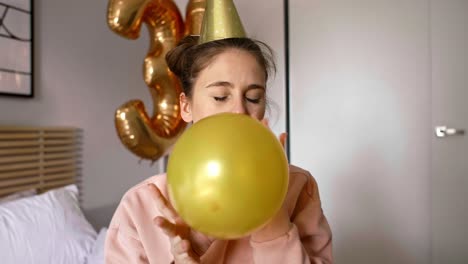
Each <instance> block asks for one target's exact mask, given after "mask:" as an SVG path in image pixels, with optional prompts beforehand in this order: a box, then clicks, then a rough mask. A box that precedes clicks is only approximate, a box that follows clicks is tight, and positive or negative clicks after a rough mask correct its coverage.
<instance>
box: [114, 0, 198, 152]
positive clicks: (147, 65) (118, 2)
mask: <svg viewBox="0 0 468 264" xmlns="http://www.w3.org/2000/svg"><path fill="white" fill-rule="evenodd" d="M204 7H205V0H192V1H189V3H188V6H187V19H186V20H187V24H186V25H185V26H184V22H183V20H182V17H181V14H180V12H179V10H178V8H177V6H176V5H175V4H174V2H173V1H172V0H110V1H109V6H108V13H107V23H108V25H109V27H110V28H111V29H112V30H113V31H114V32H116V33H117V34H119V35H121V36H123V37H126V38H129V39H136V38H138V37H139V33H140V29H141V25H142V24H143V23H144V24H146V26H147V28H148V31H149V35H150V41H151V43H150V49H149V51H148V54H147V55H146V57H145V60H144V65H143V75H144V80H145V82H146V84H147V86H148V87H149V89H150V92H151V96H152V101H153V107H154V110H153V115H152V116H151V117H150V116H149V115H148V114H147V113H146V111H145V106H144V104H143V102H142V101H140V100H131V101H128V102H126V103H125V104H123V105H122V106H120V107H119V108H118V109H117V111H116V112H115V126H116V129H117V134H118V137H119V138H120V140H121V142H122V143H123V144H124V145H125V146H126V147H127V148H128V149H129V150H130V151H131V152H133V153H134V154H135V155H137V156H139V157H141V158H143V159H150V160H153V161H155V160H157V159H159V158H160V157H162V156H164V155H165V154H166V153H167V152H168V150H169V148H170V147H171V146H172V145H173V144H174V142H175V141H176V140H177V138H178V137H179V136H180V135H181V134H182V132H183V130H184V128H185V126H186V124H185V122H184V121H183V120H182V118H181V116H180V109H179V95H180V93H181V91H182V87H181V84H180V82H179V80H178V79H177V78H176V77H175V76H174V74H172V72H171V71H170V70H169V68H168V67H167V64H166V61H165V56H166V53H167V52H168V51H170V50H171V49H172V48H174V47H175V46H176V45H177V43H178V41H179V40H180V39H181V38H182V37H183V35H184V34H199V31H200V27H201V22H202V18H203V12H204ZM184 29H185V31H184Z"/></svg>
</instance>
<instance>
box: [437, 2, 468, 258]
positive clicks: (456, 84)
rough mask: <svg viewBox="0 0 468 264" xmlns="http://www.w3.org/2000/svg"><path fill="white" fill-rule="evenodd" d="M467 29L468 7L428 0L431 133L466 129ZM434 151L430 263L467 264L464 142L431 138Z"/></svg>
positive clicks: (467, 154) (467, 157)
mask: <svg viewBox="0 0 468 264" xmlns="http://www.w3.org/2000/svg"><path fill="white" fill-rule="evenodd" d="M467 28H468V1H465V0H431V29H432V30H431V31H432V34H431V39H432V124H433V126H434V127H436V126H445V127H448V128H455V129H458V130H460V129H465V130H466V129H468V29H467ZM449 132H454V131H449ZM432 148H433V149H432V175H433V176H432V231H433V233H432V245H433V249H432V258H433V262H432V263H434V264H444V263H450V264H458V263H460V264H462V263H463V264H464V263H468V137H467V135H466V134H465V135H459V134H458V133H456V135H452V136H446V137H436V135H435V134H434V136H433V140H432Z"/></svg>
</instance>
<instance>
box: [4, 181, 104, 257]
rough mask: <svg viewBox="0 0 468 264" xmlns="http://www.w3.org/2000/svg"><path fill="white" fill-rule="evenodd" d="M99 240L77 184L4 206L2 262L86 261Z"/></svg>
mask: <svg viewBox="0 0 468 264" xmlns="http://www.w3.org/2000/svg"><path fill="white" fill-rule="evenodd" d="M95 239H96V231H95V230H94V229H93V227H92V226H91V224H90V223H89V222H88V221H87V220H86V219H85V217H84V215H83V213H82V211H81V209H80V207H79V203H78V188H77V187H76V186H75V185H69V186H66V187H63V188H59V189H55V190H51V191H49V192H46V193H44V194H41V195H35V196H32V197H28V198H24V199H19V200H16V201H12V202H8V203H5V204H2V205H0V262H1V263H25V264H26V263H38V264H41V263H44V264H46V263H47V264H49V263H67V264H68V263H69V264H74V263H77V264H78V263H79V264H83V263H84V262H85V260H86V256H87V255H88V254H89V253H90V252H91V249H92V247H93V245H94V240H95Z"/></svg>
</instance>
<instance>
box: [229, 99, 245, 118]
mask: <svg viewBox="0 0 468 264" xmlns="http://www.w3.org/2000/svg"><path fill="white" fill-rule="evenodd" d="M232 112H233V113H235V114H244V115H245V114H247V108H246V107H245V102H244V100H243V98H242V99H236V100H235V102H234V108H233V110H232Z"/></svg>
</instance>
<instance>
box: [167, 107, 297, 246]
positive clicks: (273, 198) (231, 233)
mask: <svg viewBox="0 0 468 264" xmlns="http://www.w3.org/2000/svg"><path fill="white" fill-rule="evenodd" d="M288 177H289V176H288V162H287V160H286V156H285V154H284V151H283V148H282V146H281V144H280V142H279V141H278V140H277V139H276V137H275V135H274V134H273V133H272V132H271V131H270V130H269V129H268V128H266V127H265V126H263V125H262V124H261V123H260V122H259V121H257V120H255V119H253V118H251V117H249V116H246V115H241V114H231V113H224V114H218V115H214V116H210V117H207V118H204V119H202V120H200V121H198V122H197V123H195V124H194V125H193V126H192V127H190V128H189V129H188V130H187V131H186V132H185V133H184V134H183V135H182V136H181V137H180V138H179V140H178V141H177V143H176V144H175V145H174V149H173V151H172V154H171V156H170V157H169V163H168V169H167V185H168V192H169V199H170V201H171V203H172V204H173V206H174V208H175V209H176V210H177V212H178V214H179V215H180V217H181V218H182V219H183V220H184V221H185V222H186V223H187V224H188V225H190V226H191V227H192V228H193V229H195V230H198V231H200V232H202V233H205V234H207V235H210V236H214V237H218V238H222V239H234V238H239V237H242V236H246V235H248V234H249V233H251V232H252V231H254V230H256V229H258V228H260V227H262V226H263V225H264V224H265V223H267V222H268V220H269V219H271V217H272V216H274V215H275V214H276V213H277V212H278V210H279V209H280V207H281V206H282V203H283V200H284V198H285V195H286V192H287V189H288V181H289V178H288Z"/></svg>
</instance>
